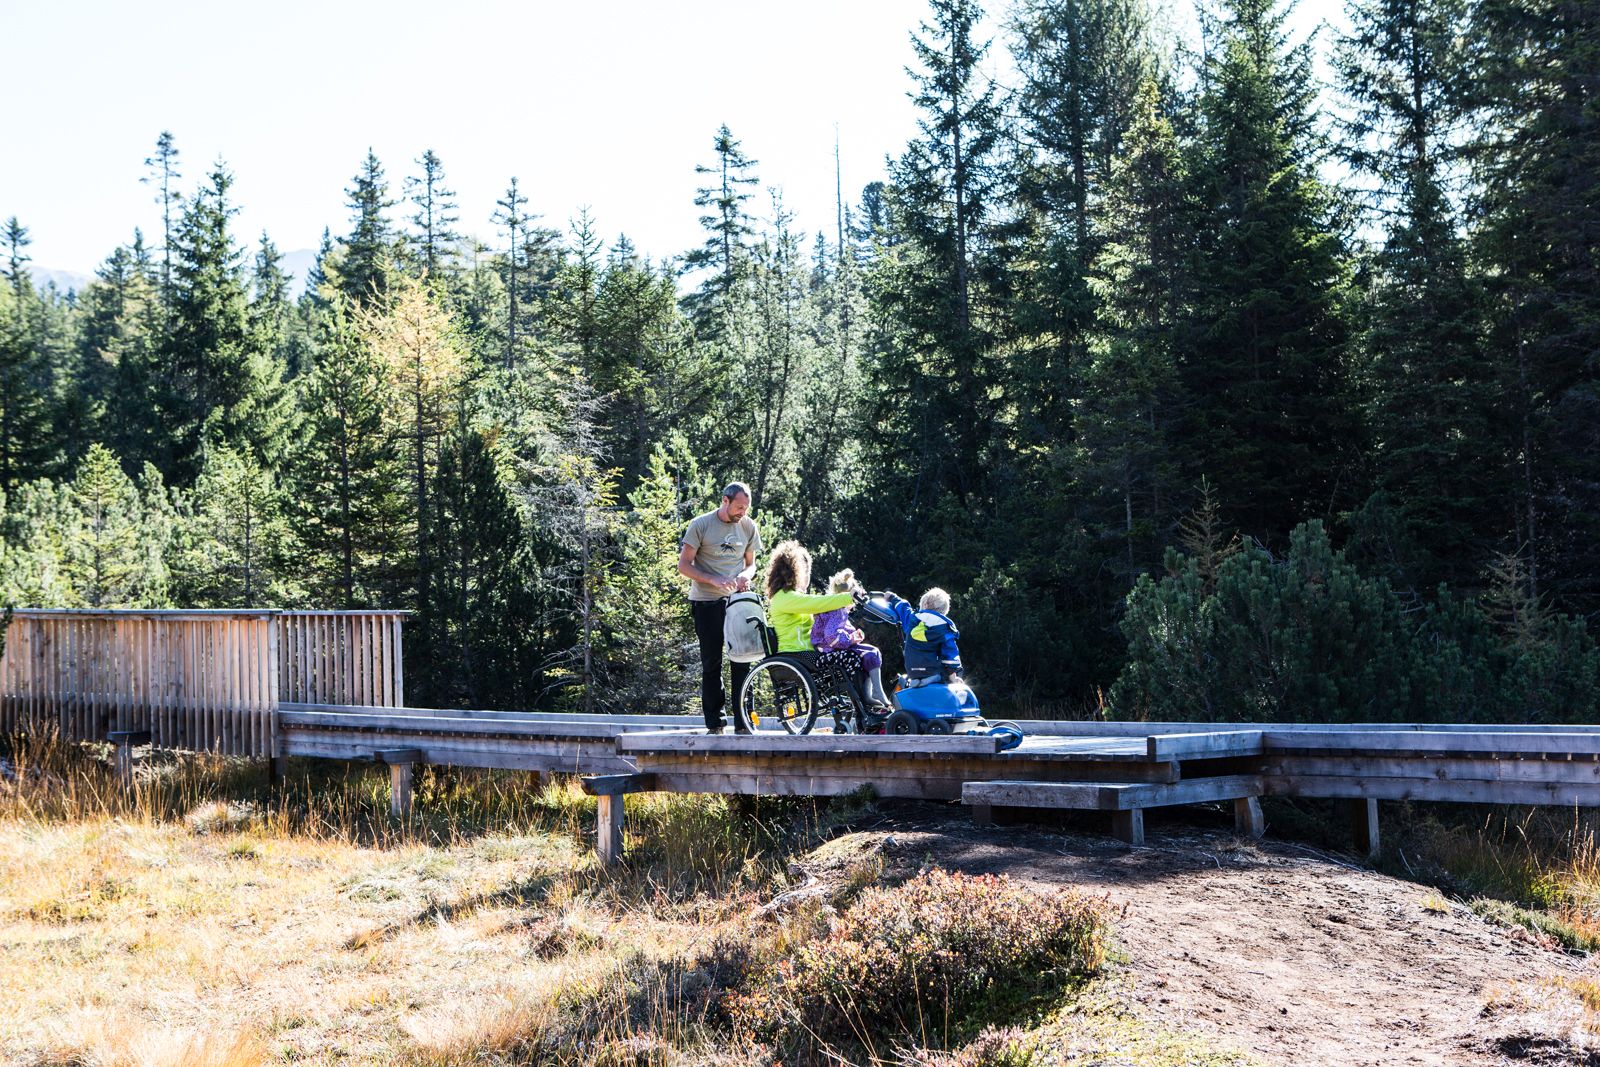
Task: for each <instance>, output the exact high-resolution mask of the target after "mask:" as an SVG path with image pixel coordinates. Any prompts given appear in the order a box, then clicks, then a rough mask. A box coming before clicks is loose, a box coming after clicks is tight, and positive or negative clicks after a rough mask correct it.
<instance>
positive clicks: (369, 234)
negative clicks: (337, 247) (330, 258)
mask: <svg viewBox="0 0 1600 1067" xmlns="http://www.w3.org/2000/svg"><path fill="white" fill-rule="evenodd" d="M354 182H355V184H353V185H352V186H351V187H350V188H348V189H346V190H345V191H344V193H345V197H346V198H347V201H346V202H347V203H348V204H349V207H350V233H349V235H348V236H346V237H345V239H344V258H343V261H342V263H341V269H340V286H341V288H342V289H343V290H344V295H345V297H346V298H347V299H349V300H350V301H351V302H352V303H354V304H361V305H365V304H370V303H372V302H373V301H375V300H379V299H381V298H382V297H383V296H384V294H385V292H386V291H387V289H388V273H389V269H390V264H391V261H392V253H393V248H392V243H393V233H392V227H391V223H390V222H389V218H388V216H387V214H386V213H387V212H388V210H389V209H390V208H391V207H394V205H395V203H396V201H393V200H390V199H389V183H388V182H387V181H386V180H385V178H384V175H383V165H382V164H381V163H379V162H378V157H377V156H376V155H374V154H373V152H372V149H370V148H369V149H367V158H366V159H365V160H364V161H363V162H362V164H361V170H360V172H359V173H357V174H356V176H355V179H354Z"/></svg>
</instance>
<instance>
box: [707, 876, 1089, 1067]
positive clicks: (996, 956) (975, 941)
mask: <svg viewBox="0 0 1600 1067" xmlns="http://www.w3.org/2000/svg"><path fill="white" fill-rule="evenodd" d="M1109 935H1110V916H1109V915H1108V912H1107V907H1106V904H1105V902H1104V901H1103V900H1100V899H1096V898H1089V897H1085V896H1082V895H1080V894H1077V893H1072V892H1039V891H1036V890H1033V889H1029V888H1027V887H1024V886H1021V885H1018V884H1016V883H1014V882H1012V881H1011V880H1010V879H1008V878H1006V877H1004V876H995V875H964V874H953V873H949V872H946V871H940V870H934V871H930V872H928V873H926V874H922V875H920V876H918V877H917V878H914V879H912V880H911V881H909V882H907V883H905V884H904V885H901V886H897V887H892V888H874V889H868V890H867V891H865V892H863V893H862V894H861V896H860V898H859V899H858V900H857V901H856V903H855V905H854V906H853V907H851V909H850V910H849V911H848V912H846V913H845V914H844V915H843V916H842V917H841V919H840V921H839V922H838V924H837V925H836V926H835V927H834V929H833V931H832V933H831V934H830V935H829V936H828V937H826V938H819V939H817V940H814V941H809V942H804V943H801V944H798V945H792V946H789V947H788V948H787V950H785V951H784V952H782V953H780V954H779V955H778V956H777V958H775V959H772V960H769V961H767V963H766V965H765V966H764V967H762V968H758V969H756V970H755V971H754V972H753V973H752V974H751V976H750V979H749V981H748V982H747V983H746V985H745V987H744V989H743V990H741V991H740V992H738V993H735V994H733V995H731V996H730V997H729V1001H728V1014H729V1016H730V1017H731V1018H732V1020H733V1022H734V1024H735V1026H736V1027H737V1028H740V1029H743V1030H747V1031H749V1032H750V1033H751V1034H752V1035H753V1036H756V1037H759V1038H762V1039H765V1040H770V1041H773V1042H775V1043H777V1044H779V1045H783V1046H787V1047H789V1048H791V1049H793V1050H794V1051H796V1052H797V1053H800V1054H802V1055H803V1053H804V1050H805V1049H807V1048H813V1047H815V1046H817V1045H818V1044H829V1045H832V1044H838V1043H846V1044H851V1043H861V1042H866V1041H869V1040H870V1039H871V1038H872V1036H873V1035H875V1034H882V1035H899V1034H911V1035H914V1036H916V1037H917V1038H919V1039H920V1040H921V1041H923V1042H924V1043H928V1042H933V1043H945V1042H947V1041H948V1039H949V1037H950V1036H951V1035H952V1033H955V1032H959V1031H961V1030H963V1029H965V1028H966V1027H965V1024H966V1023H967V1022H968V1021H969V1020H973V1019H976V1018H977V1017H978V1016H979V1015H983V1016H993V1015H995V1014H1001V1015H1003V1014H1007V1013H1011V1012H1014V1011H1015V1010H1016V1008H1017V1007H1019V1006H1020V1005H1022V1004H1024V1003H1026V1002H1028V1001H1029V1000H1030V999H1031V998H1033V997H1036V996H1038V995H1040V994H1042V993H1044V992H1048V991H1049V990H1051V989H1054V988H1059V987H1060V986H1061V985H1063V984H1065V983H1066V982H1068V981H1070V980H1071V979H1073V978H1076V977H1080V976H1087V975H1090V974H1093V973H1094V972H1096V971H1097V970H1099V968H1100V967H1101V966H1102V965H1103V964H1104V962H1105V958H1106V951H1107V942H1108V939H1109Z"/></svg>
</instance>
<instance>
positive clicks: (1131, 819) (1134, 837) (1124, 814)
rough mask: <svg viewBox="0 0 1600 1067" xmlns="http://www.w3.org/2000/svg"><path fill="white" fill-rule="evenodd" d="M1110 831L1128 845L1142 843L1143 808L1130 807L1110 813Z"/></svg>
mask: <svg viewBox="0 0 1600 1067" xmlns="http://www.w3.org/2000/svg"><path fill="white" fill-rule="evenodd" d="M1111 832H1112V833H1113V834H1114V835H1116V838H1117V840H1119V841H1126V842H1127V843H1128V844H1130V845H1142V844H1144V809H1143V808H1130V809H1129V810H1127V811H1114V812H1112V813H1111Z"/></svg>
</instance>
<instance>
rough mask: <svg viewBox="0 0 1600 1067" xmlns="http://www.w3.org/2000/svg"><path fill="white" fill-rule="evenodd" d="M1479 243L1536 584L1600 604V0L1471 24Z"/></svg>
mask: <svg viewBox="0 0 1600 1067" xmlns="http://www.w3.org/2000/svg"><path fill="white" fill-rule="evenodd" d="M1464 39H1465V41H1466V43H1467V46H1468V50H1469V51H1468V57H1467V58H1468V64H1469V67H1468V69H1469V73H1470V75H1471V78H1470V85H1471V87H1472V93H1471V96H1470V98H1469V102H1470V103H1471V105H1472V112H1471V128H1472V131H1473V134H1474V135H1473V137H1472V138H1471V141H1470V143H1469V144H1468V146H1467V147H1468V151H1469V160H1470V162H1471V164H1472V170H1473V175H1474V177H1475V179H1476V189H1477V195H1476V197H1475V202H1474V204H1473V212H1474V214H1475V215H1476V216H1477V217H1478V218H1479V219H1480V220H1481V221H1480V223H1479V226H1478V227H1477V230H1476V233H1475V235H1474V238H1475V246H1476V251H1477V255H1478V257H1479V258H1481V260H1482V261H1483V262H1485V263H1490V264H1493V265H1494V267H1493V271H1492V274H1491V276H1490V278H1489V284H1488V289H1489V295H1490V297H1491V300H1492V312H1493V313H1492V320H1491V328H1492V331H1493V333H1492V340H1493V344H1494V345H1495V347H1496V348H1497V349H1498V350H1499V351H1501V352H1504V353H1506V356H1505V363H1506V366H1507V368H1508V373H1507V374H1506V375H1505V381H1504V390H1503V391H1504V394H1505V395H1506V397H1507V398H1508V400H1509V401H1510V403H1509V404H1507V407H1508V409H1509V410H1508V412H1507V414H1508V416H1509V421H1510V423H1511V426H1512V428H1513V429H1512V434H1511V454H1512V456H1513V458H1514V461H1515V464H1516V468H1515V469H1516V477H1517V481H1518V482H1519V483H1520V484H1519V486H1518V489H1519V497H1520V499H1519V501H1518V507H1517V515H1516V536H1517V538H1518V540H1519V542H1520V543H1521V544H1524V545H1526V546H1527V547H1526V555H1527V570H1528V584H1529V586H1530V588H1531V589H1532V590H1533V591H1534V593H1535V594H1538V593H1542V592H1553V593H1556V594H1557V595H1558V597H1559V598H1561V601H1562V602H1563V603H1564V604H1566V605H1569V606H1574V607H1578V608H1579V609H1580V610H1581V611H1583V612H1584V613H1590V612H1592V611H1593V610H1595V607H1596V605H1600V547H1597V546H1600V518H1597V516H1600V490H1597V488H1596V487H1597V486H1600V432H1597V431H1596V429H1595V428H1596V426H1600V362H1597V361H1596V359H1595V357H1594V353H1595V352H1596V351H1600V268H1597V266H1596V264H1597V257H1596V239H1595V234H1596V233H1600V138H1597V137H1596V136H1595V134H1594V130H1595V122H1596V110H1597V107H1600V105H1597V103H1596V95H1595V91H1594V87H1595V84H1596V80H1597V79H1600V10H1597V9H1596V5H1594V4H1592V3H1584V2H1581V0H1554V2H1543V0H1479V2H1478V3H1476V4H1474V5H1473V7H1472V11H1471V19H1470V23H1469V27H1468V32H1467V33H1466V34H1465V36H1464Z"/></svg>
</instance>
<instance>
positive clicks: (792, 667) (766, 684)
mask: <svg viewBox="0 0 1600 1067" xmlns="http://www.w3.org/2000/svg"><path fill="white" fill-rule="evenodd" d="M858 666H859V656H855V657H854V658H852V657H850V656H847V655H845V654H843V653H834V652H779V653H775V654H773V655H770V656H767V657H766V658H764V659H761V660H758V661H756V662H755V663H754V664H752V665H751V667H750V673H749V674H748V675H746V676H745V680H744V684H743V685H742V686H740V687H739V709H740V711H741V712H742V713H743V716H744V719H745V721H747V722H748V723H750V725H751V726H752V727H754V728H758V729H759V728H760V726H761V724H762V723H763V722H765V721H767V720H769V719H770V720H775V721H776V722H777V723H778V724H779V725H780V726H782V727H783V728H784V730H786V731H787V732H789V733H791V734H808V733H810V732H811V730H812V728H813V727H814V726H816V724H817V720H818V719H820V718H831V719H832V720H833V732H834V733H836V734H851V733H862V732H864V731H868V730H875V729H881V727H882V723H881V721H871V720H874V719H876V717H875V716H873V715H872V713H871V712H869V710H868V705H867V700H866V697H865V695H864V694H863V693H862V692H861V688H860V682H859V680H858V679H857V677H856V668H857V667H858Z"/></svg>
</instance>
